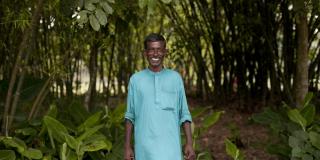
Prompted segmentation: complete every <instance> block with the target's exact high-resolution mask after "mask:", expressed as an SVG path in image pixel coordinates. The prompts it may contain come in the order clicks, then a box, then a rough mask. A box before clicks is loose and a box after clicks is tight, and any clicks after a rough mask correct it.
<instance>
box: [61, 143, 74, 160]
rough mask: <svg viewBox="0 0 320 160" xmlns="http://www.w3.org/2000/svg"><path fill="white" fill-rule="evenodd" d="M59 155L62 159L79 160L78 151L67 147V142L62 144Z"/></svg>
mask: <svg viewBox="0 0 320 160" xmlns="http://www.w3.org/2000/svg"><path fill="white" fill-rule="evenodd" d="M59 156H60V159H61V160H78V157H77V155H76V153H75V152H74V151H72V150H71V149H69V148H68V147H67V143H63V144H62V145H61V147H60V155H59Z"/></svg>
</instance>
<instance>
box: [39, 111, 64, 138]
mask: <svg viewBox="0 0 320 160" xmlns="http://www.w3.org/2000/svg"><path fill="white" fill-rule="evenodd" d="M43 121H44V124H45V125H46V127H47V129H48V132H49V134H51V136H52V137H53V138H54V139H55V140H57V141H58V142H60V143H63V142H64V141H65V135H66V134H69V133H68V130H67V128H66V127H65V126H64V125H63V124H62V123H60V122H59V121H58V120H56V119H54V118H52V117H50V116H44V118H43Z"/></svg>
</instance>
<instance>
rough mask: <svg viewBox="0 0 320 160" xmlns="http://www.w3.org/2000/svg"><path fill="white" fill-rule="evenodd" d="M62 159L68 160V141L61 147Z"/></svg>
mask: <svg viewBox="0 0 320 160" xmlns="http://www.w3.org/2000/svg"><path fill="white" fill-rule="evenodd" d="M60 159H61V160H67V143H63V144H62V147H61V148H60Z"/></svg>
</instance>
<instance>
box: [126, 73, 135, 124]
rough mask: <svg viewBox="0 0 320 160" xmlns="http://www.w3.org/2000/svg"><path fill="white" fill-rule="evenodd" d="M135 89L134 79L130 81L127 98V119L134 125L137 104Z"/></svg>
mask: <svg viewBox="0 0 320 160" xmlns="http://www.w3.org/2000/svg"><path fill="white" fill-rule="evenodd" d="M133 93H134V87H133V84H132V79H130V81H129V86H128V96H127V111H126V113H125V119H128V120H130V121H131V123H132V124H134V121H135V109H134V108H135V103H134V94H133Z"/></svg>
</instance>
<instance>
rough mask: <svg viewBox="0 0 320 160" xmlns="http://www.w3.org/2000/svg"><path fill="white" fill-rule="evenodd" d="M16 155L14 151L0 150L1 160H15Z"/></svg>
mask: <svg viewBox="0 0 320 160" xmlns="http://www.w3.org/2000/svg"><path fill="white" fill-rule="evenodd" d="M15 159H16V154H15V153H14V151H12V150H0V160H15Z"/></svg>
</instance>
